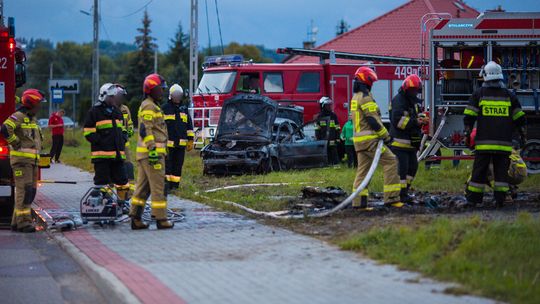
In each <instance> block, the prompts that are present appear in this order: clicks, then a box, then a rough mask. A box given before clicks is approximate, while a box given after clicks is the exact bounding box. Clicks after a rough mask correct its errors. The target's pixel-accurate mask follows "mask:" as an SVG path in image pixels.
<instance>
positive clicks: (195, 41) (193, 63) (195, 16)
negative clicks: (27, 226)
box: [189, 0, 199, 97]
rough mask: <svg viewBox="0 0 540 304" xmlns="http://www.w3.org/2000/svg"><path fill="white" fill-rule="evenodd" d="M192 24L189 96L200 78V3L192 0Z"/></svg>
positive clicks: (190, 34) (193, 92)
mask: <svg viewBox="0 0 540 304" xmlns="http://www.w3.org/2000/svg"><path fill="white" fill-rule="evenodd" d="M190 20H191V26H190V29H189V96H190V97H192V96H193V94H195V90H196V89H197V82H198V80H199V76H198V74H199V50H198V48H199V5H198V0H191V19H190Z"/></svg>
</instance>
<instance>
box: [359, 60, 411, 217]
mask: <svg viewBox="0 0 540 304" xmlns="http://www.w3.org/2000/svg"><path fill="white" fill-rule="evenodd" d="M375 81H377V74H375V72H374V71H373V70H372V69H370V68H368V67H360V68H358V70H356V72H355V78H354V84H353V92H354V96H353V98H352V100H351V103H350V112H351V113H352V116H353V132H354V135H353V142H354V148H355V150H356V155H357V158H358V168H357V171H356V178H355V180H354V184H353V191H356V189H357V188H358V186H360V183H361V182H362V180H363V179H364V178H365V177H366V175H367V173H368V171H369V167H370V166H371V163H372V162H373V158H374V156H375V151H376V149H377V142H378V141H379V140H381V139H382V140H384V143H385V145H386V146H389V145H390V144H391V142H392V138H391V137H390V134H389V133H388V131H387V130H386V128H385V127H384V125H383V124H382V121H381V114H380V110H379V107H378V106H377V104H376V103H375V101H374V100H373V95H372V94H371V86H372V85H373V83H374V82H375ZM386 146H385V147H383V152H382V154H381V158H380V164H381V165H382V166H383V171H384V202H385V205H387V206H392V207H402V206H403V203H401V201H400V197H399V194H400V191H401V185H400V183H399V177H398V175H397V166H398V165H397V160H396V156H395V155H394V154H393V153H392V151H390V149H388V148H387V147H386ZM368 194H369V193H368V189H367V187H366V189H364V190H362V192H361V193H360V197H356V198H355V199H354V200H353V203H352V205H353V207H360V208H363V209H365V208H367V202H368Z"/></svg>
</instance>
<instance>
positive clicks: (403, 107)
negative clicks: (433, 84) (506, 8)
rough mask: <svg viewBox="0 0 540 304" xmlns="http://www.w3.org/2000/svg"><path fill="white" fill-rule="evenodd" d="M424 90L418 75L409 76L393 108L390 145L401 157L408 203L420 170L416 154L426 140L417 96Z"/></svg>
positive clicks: (400, 170) (404, 198)
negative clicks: (412, 186) (422, 141)
mask: <svg viewBox="0 0 540 304" xmlns="http://www.w3.org/2000/svg"><path fill="white" fill-rule="evenodd" d="M421 89H422V80H421V79H420V77H418V75H416V74H412V75H409V76H408V77H407V78H405V80H404V81H403V83H402V85H401V88H399V91H398V93H397V94H396V96H394V98H393V99H392V104H391V110H390V136H392V144H391V145H390V148H391V149H392V152H394V154H395V155H396V157H397V159H398V174H399V178H400V184H401V192H400V197H401V201H402V202H404V203H410V202H412V198H411V197H410V196H409V189H410V187H411V184H412V181H413V180H414V177H415V176H416V172H417V171H418V159H417V156H416V155H417V152H418V150H419V149H420V143H421V140H422V125H424V124H425V123H427V121H426V119H425V118H424V117H421V116H420V114H421V113H420V108H419V104H420V103H421V100H420V99H419V98H418V97H417V96H418V94H419V93H420V92H421Z"/></svg>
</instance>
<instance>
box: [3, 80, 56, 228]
mask: <svg viewBox="0 0 540 304" xmlns="http://www.w3.org/2000/svg"><path fill="white" fill-rule="evenodd" d="M44 96H45V94H44V93H43V92H41V91H38V90H35V89H28V90H26V91H24V93H23V95H22V98H21V103H22V107H20V108H19V109H18V110H17V111H16V112H15V113H13V114H12V115H11V116H10V117H8V119H6V121H5V122H4V124H3V125H2V128H1V129H0V130H1V132H2V135H3V136H4V138H5V139H6V140H7V142H8V144H9V145H10V146H11V150H10V155H9V156H10V163H11V168H12V169H13V178H14V180H15V209H14V210H13V218H12V220H11V229H12V230H14V231H19V232H35V231H36V228H35V226H34V224H33V223H32V215H31V209H30V205H31V204H32V202H33V201H34V198H35V197H36V192H37V178H38V161H39V152H40V150H41V142H42V140H43V138H42V134H41V130H40V128H39V126H38V125H37V123H36V113H37V112H38V111H39V108H40V104H41V103H42V102H46V100H45V97H44Z"/></svg>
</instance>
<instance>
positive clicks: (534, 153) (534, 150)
mask: <svg viewBox="0 0 540 304" xmlns="http://www.w3.org/2000/svg"><path fill="white" fill-rule="evenodd" d="M521 157H523V158H526V157H535V158H538V157H540V140H537V139H533V140H529V141H527V144H525V147H523V149H522V150H521ZM525 163H526V164H527V172H528V173H529V174H538V173H540V161H525Z"/></svg>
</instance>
